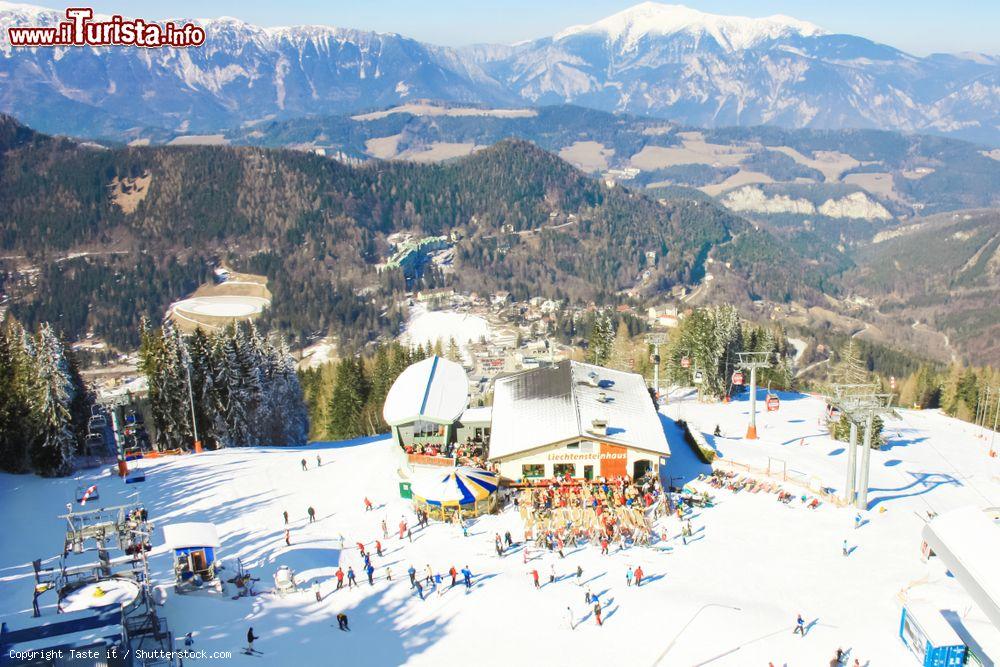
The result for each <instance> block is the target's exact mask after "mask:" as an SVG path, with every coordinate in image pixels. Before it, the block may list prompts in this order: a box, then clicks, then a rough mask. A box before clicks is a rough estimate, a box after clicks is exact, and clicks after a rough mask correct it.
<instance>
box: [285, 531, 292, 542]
mask: <svg viewBox="0 0 1000 667" xmlns="http://www.w3.org/2000/svg"><path fill="white" fill-rule="evenodd" d="M285 546H286V547H290V546H292V536H291V534H290V533H289V532H288V529H287V528H285Z"/></svg>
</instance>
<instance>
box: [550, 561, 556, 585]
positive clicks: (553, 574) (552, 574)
mask: <svg viewBox="0 0 1000 667" xmlns="http://www.w3.org/2000/svg"><path fill="white" fill-rule="evenodd" d="M549 583H550V584H554V583H556V566H555V563H552V564H550V565H549Z"/></svg>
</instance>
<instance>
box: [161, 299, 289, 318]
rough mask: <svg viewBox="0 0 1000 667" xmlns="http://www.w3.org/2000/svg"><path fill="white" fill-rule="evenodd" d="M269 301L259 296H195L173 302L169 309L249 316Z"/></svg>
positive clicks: (206, 313)
mask: <svg viewBox="0 0 1000 667" xmlns="http://www.w3.org/2000/svg"><path fill="white" fill-rule="evenodd" d="M269 303H270V302H269V301H268V300H267V299H265V298H263V297H259V296H196V297H192V298H190V299H184V300H183V301H178V302H176V303H174V304H173V305H172V306H171V309H172V310H174V311H177V312H178V313H180V314H181V315H184V314H187V315H203V316H205V315H207V316H210V317H249V316H250V315H256V314H258V313H260V312H261V311H262V310H264V308H266V307H267V306H268V304H269Z"/></svg>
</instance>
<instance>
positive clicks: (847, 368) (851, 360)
mask: <svg viewBox="0 0 1000 667" xmlns="http://www.w3.org/2000/svg"><path fill="white" fill-rule="evenodd" d="M835 377H836V379H837V382H838V383H840V384H867V383H868V382H869V377H868V368H867V367H866V366H865V364H864V362H863V361H862V360H861V357H860V355H859V354H858V350H857V346H856V345H855V344H854V339H853V338H851V339H848V341H847V343H845V344H844V347H843V348H842V349H841V351H840V363H839V364H838V365H837V370H836V372H835Z"/></svg>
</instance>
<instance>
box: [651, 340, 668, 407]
mask: <svg viewBox="0 0 1000 667" xmlns="http://www.w3.org/2000/svg"><path fill="white" fill-rule="evenodd" d="M666 342H667V335H666V334H662V333H651V334H646V344H647V345H652V346H653V391H655V392H656V400H657V403H659V400H660V346H661V345H665V344H666Z"/></svg>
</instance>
